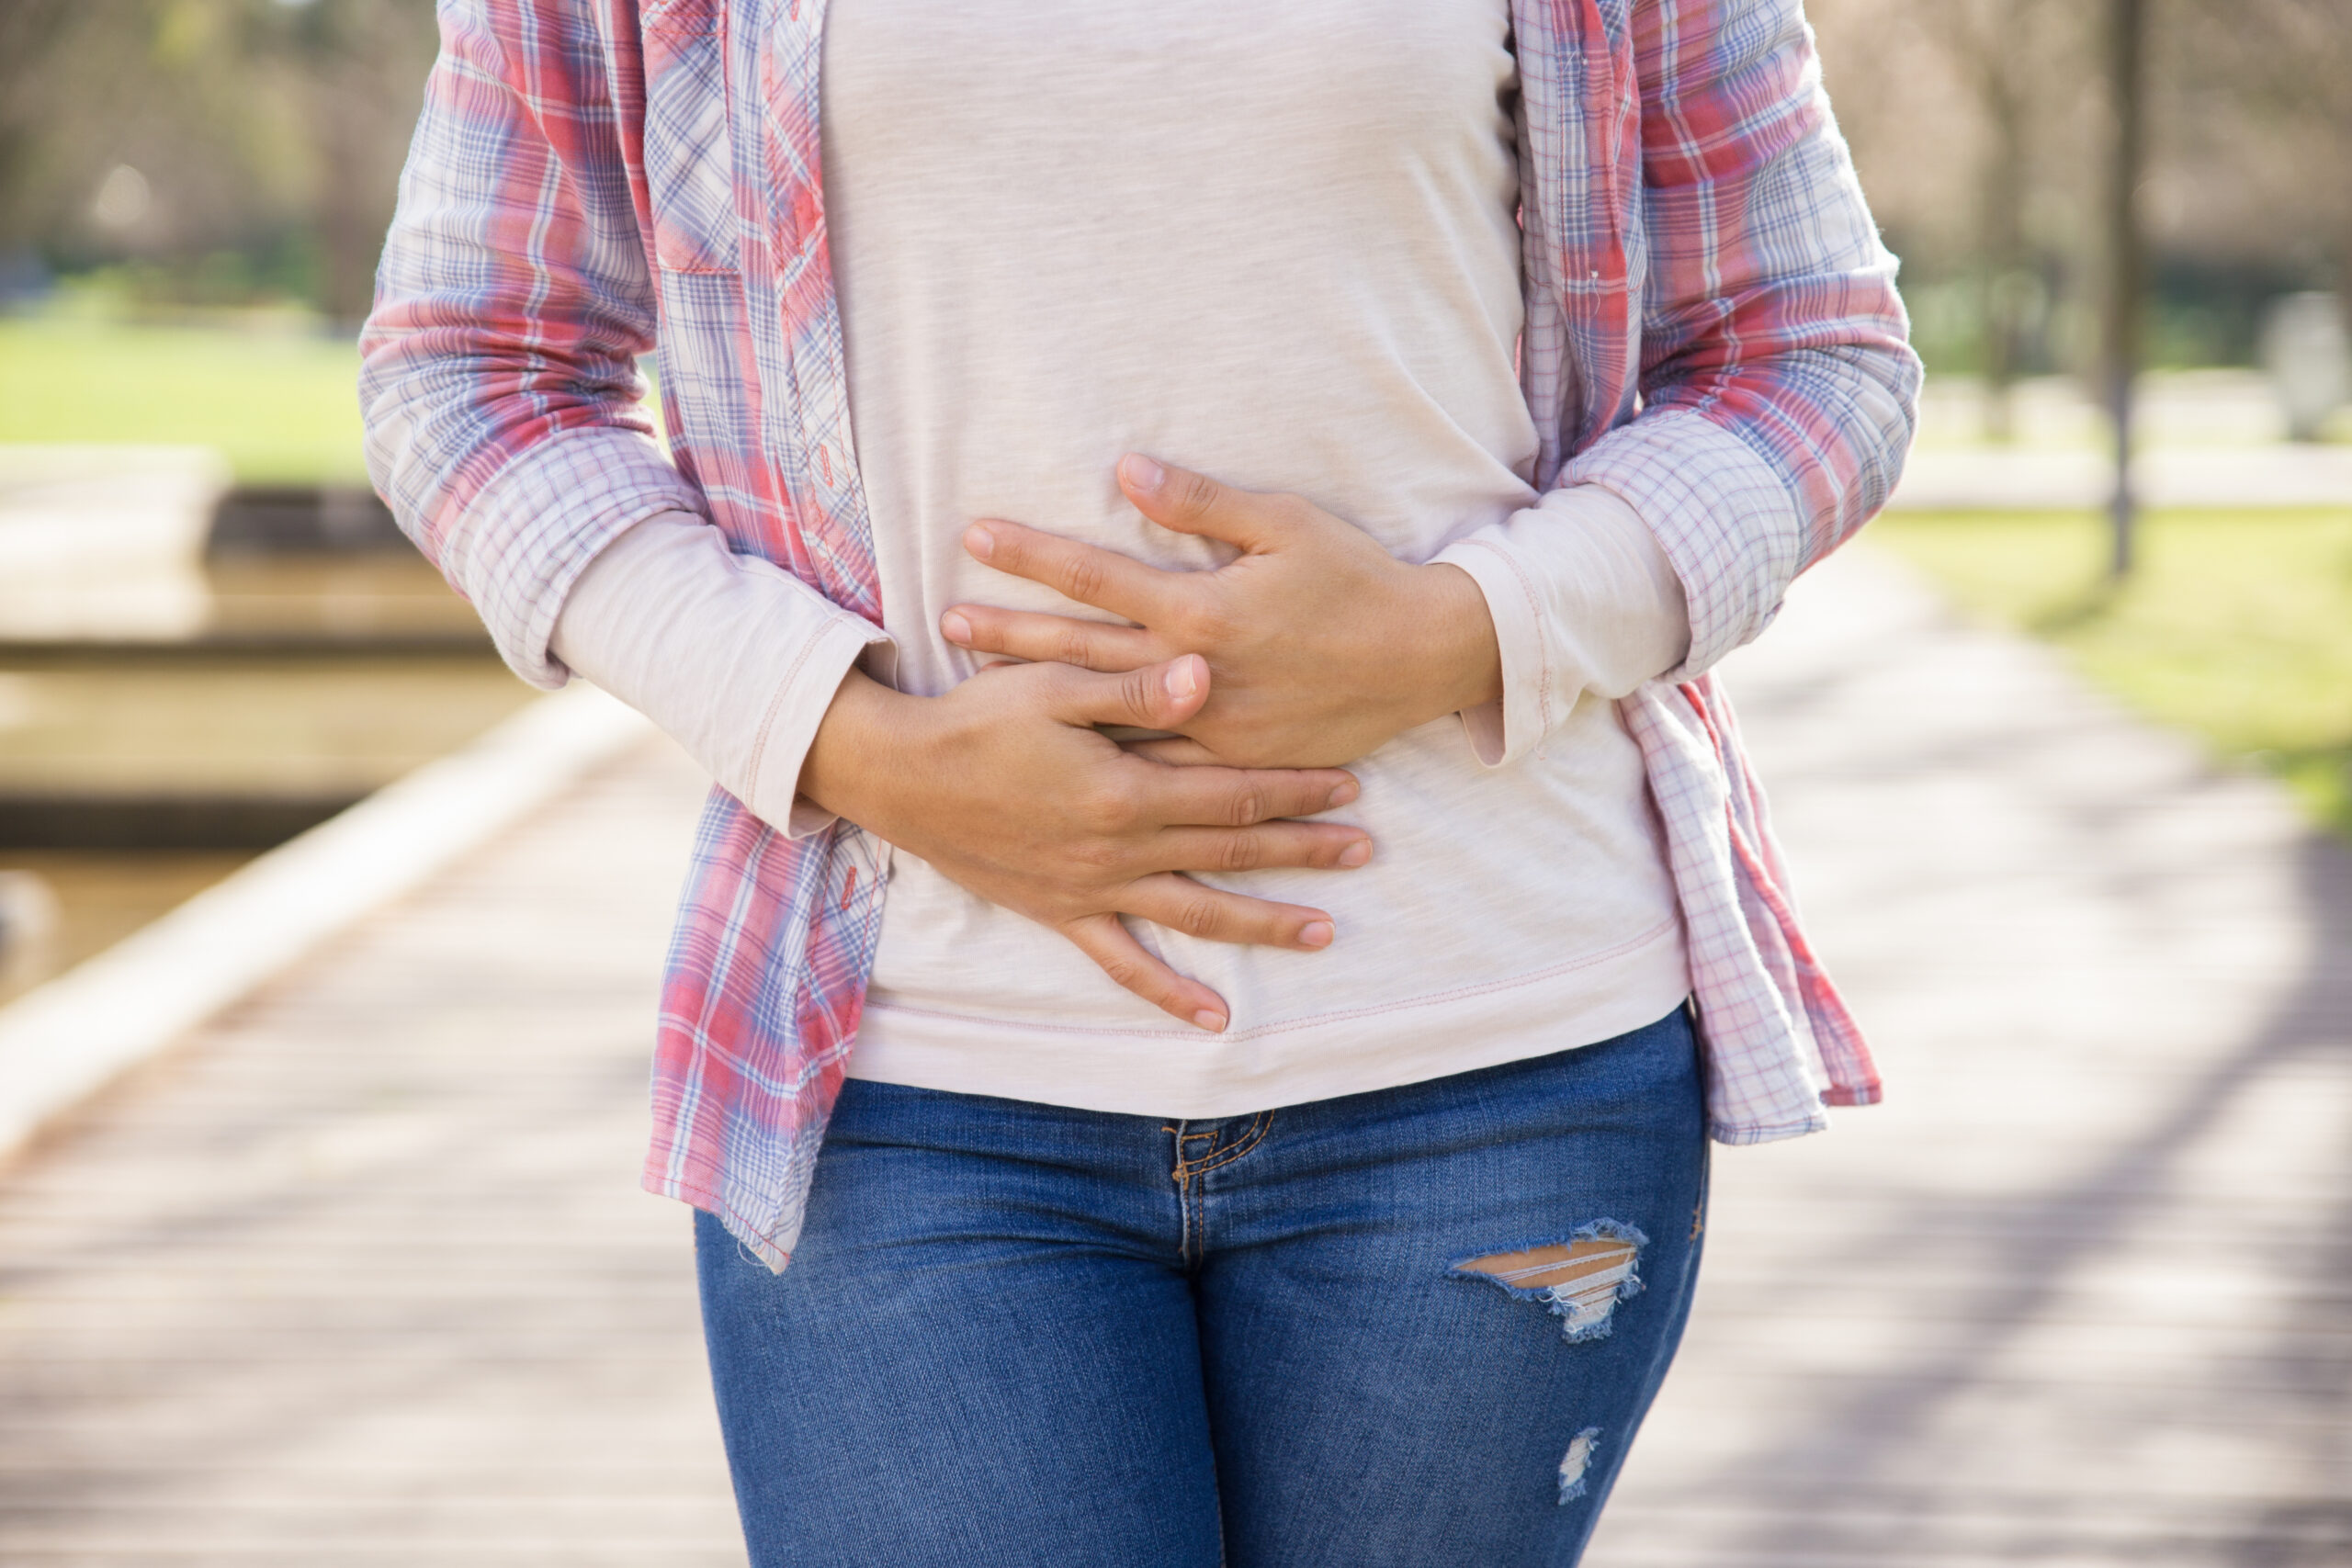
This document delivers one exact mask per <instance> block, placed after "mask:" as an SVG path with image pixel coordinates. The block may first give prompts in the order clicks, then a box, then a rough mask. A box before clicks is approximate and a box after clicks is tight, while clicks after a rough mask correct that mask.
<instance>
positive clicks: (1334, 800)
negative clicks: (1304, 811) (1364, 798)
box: [1323, 779, 1356, 807]
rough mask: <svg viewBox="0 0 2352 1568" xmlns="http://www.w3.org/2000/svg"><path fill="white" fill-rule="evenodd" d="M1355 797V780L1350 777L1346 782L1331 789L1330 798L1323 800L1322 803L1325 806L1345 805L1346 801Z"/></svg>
mask: <svg viewBox="0 0 2352 1568" xmlns="http://www.w3.org/2000/svg"><path fill="white" fill-rule="evenodd" d="M1355 797H1356V781H1355V780H1353V779H1350V780H1349V781H1348V782H1347V783H1345V784H1341V785H1340V786H1339V787H1338V788H1336V789H1334V790H1332V792H1331V798H1330V799H1329V800H1327V801H1325V802H1324V803H1323V804H1324V805H1325V806H1327V807H1331V806H1345V805H1346V804H1347V803H1348V802H1350V801H1351V800H1353V799H1354V798H1355Z"/></svg>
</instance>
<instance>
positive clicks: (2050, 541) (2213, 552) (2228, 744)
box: [1870, 511, 2352, 837]
mask: <svg viewBox="0 0 2352 1568" xmlns="http://www.w3.org/2000/svg"><path fill="white" fill-rule="evenodd" d="M1870 536H1871V538H1873V539H1875V540H1877V541H1878V542H1879V543H1880V544H1882V545H1886V546H1892V547H1894V548H1895V549H1896V550H1898V551H1900V552H1902V553H1903V554H1904V555H1905V556H1907V557H1909V558H1911V559H1913V560H1914V561H1916V562H1917V563H1918V564H1919V565H1921V566H1923V567H1925V568H1927V570H1928V571H1929V572H1930V573H1931V574H1932V575H1933V576H1935V577H1936V578H1937V579H1939V581H1941V582H1942V583H1943V584H1944V586H1945V587H1947V588H1948V589H1950V590H1951V592H1952V594H1953V596H1954V597H1955V598H1957V599H1958V600H1959V601H1960V603H1961V604H1962V605H1964V606H1966V607H1967V608H1968V609H1969V610H1971V611H1973V612H1974V613H1976V614H1978V615H1985V616H1988V617H1990V618H1992V619H1994V620H1996V621H1997V622H2000V623H2002V624H2004V625H2007V626H2016V627H2019V628H2021V629H2023V630H2026V631H2030V632H2031V633H2033V634H2035V635H2036V636H2038V637H2044V638H2046V639H2048V640H2049V641H2051V642H2053V643H2055V644H2056V645H2057V646H2059V647H2060V648H2062V649H2065V650H2066V652H2067V653H2068V654H2069V655H2070V656H2071V657H2072V658H2073V660H2075V663H2076V664H2077V665H2079V666H2080V667H2081V669H2082V670H2083V671H2084V673H2086V675H2088V676H2089V677H2090V678H2091V679H2092V680H2094V681H2096V682H2098V683H2099V684H2100V685H2102V686H2104V687H2106V688H2107V689H2108V690H2109V691H2110V692H2113V693H2114V694H2117V695H2118V696H2120V697H2121V698H2122V699H2123V700H2124V701H2125V702H2127V703H2129V704H2131V705H2132V706H2133V707H2135V708H2137V709H2139V710H2140V711H2141V712H2142V713H2144V714H2146V715H2147V716H2150V717H2152V718H2155V719H2158V720H2160V721H2162V722H2164V723H2166V724H2171V725H2176V726H2178V727H2179V728H2184V729H2187V730H2189V731H2190V732H2192V733H2194V734H2196V735H2199V736H2200V737H2202V738H2203V739H2205V740H2206V741H2207V742H2209V743H2210V744H2211V746H2213V748H2214V749H2215V750H2217V751H2218V752H2219V753H2221V754H2222V755H2223V756H2226V757H2231V758H2234V759H2238V760H2241V761H2248V762H2252V763H2254V764H2256V765H2258V766H2260V767H2263V768H2266V769H2267V770H2269V771H2270V772H2273V773H2277V774H2278V775H2279V776H2280V777H2282V778H2284V779H2285V780H2286V781H2287V783H2288V784H2290V786H2291V787H2292V788H2293V790H2294V792H2295V794H2296V795H2298V797H2300V798H2301V800H2302V802H2303V803H2304V805H2305V806H2306V807H2308V808H2309V809H2310V810H2311V812H2312V815H2313V816H2314V817H2315V818H2317V819H2319V820H2320V821H2322V822H2324V823H2326V824H2328V825H2329V826H2331V827H2333V828H2335V829H2336V830H2337V831H2338V832H2341V833H2344V834H2345V835H2346V836H2347V837H2352V512H2341V511H2326V512H2243V513H2233V512H2159V513H2152V514H2151V515H2149V516H2148V517H2147V518H2146V519H2145V520H2144V523H2143V547H2142V550H2143V553H2142V557H2141V564H2140V568H2139V570H2137V571H2136V572H2135V573H2134V575H2133V576H2132V578H2131V581H2129V582H2128V583H2127V584H2125V585H2124V586H2123V587H2121V588H2120V589H2119V588H2116V587H2114V586H2112V585H2111V584H2110V583H2109V581H2107V577H2106V569H2107V554H2108V550H2109V541H2108V535H2107V533H2106V527H2105V524H2104V522H2103V520H2102V519H2100V518H2099V517H2098V516H2096V515H2094V514H2093V513H2087V512H2085V513H1950V514H1921V513H1890V514H1889V515H1888V516H1886V517H1884V518H1882V519H1881V520H1880V521H1878V522H1877V523H1875V524H1873V525H1871V532H1870Z"/></svg>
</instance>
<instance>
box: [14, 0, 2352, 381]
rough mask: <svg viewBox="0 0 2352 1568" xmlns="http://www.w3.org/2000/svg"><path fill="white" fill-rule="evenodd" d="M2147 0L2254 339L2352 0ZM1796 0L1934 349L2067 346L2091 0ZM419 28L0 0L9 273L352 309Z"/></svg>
mask: <svg viewBox="0 0 2352 1568" xmlns="http://www.w3.org/2000/svg"><path fill="white" fill-rule="evenodd" d="M2150 4H2151V17H2152V26H2153V28H2154V33H2153V40H2152V41H2153V50H2152V56H2151V66H2152V70H2153V73H2154V85H2153V101H2152V106H2151V108H2152V115H2151V120H2152V130H2153V134H2154V148H2153V162H2152V164H2151V177H2150V179H2149V181H2148V183H2147V185H2146V186H2145V187H2144V188H2143V191H2142V192H2141V197H2142V206H2143V217H2144V221H2145V223H2146V225H2147V227H2148V229H2149V231H2150V233H2151V235H2152V237H2153V239H2154V246H2155V252H2156V256H2157V262H2158V265H2157V269H2156V276H2155V280H2154V283H2155V289H2154V320H2153V321H2152V323H2151V329H2152V333H2151V346H2152V349H2153V352H2154V358H2155V361H2156V362H2157V363H2159V364H2175V365H2191V364H2200V363H2248V362H2250V358H2251V355H2252V352H2253V347H2254V331H2255V321H2256V316H2257V314H2258V311H2259V308H2260V305H2261V303H2262V302H2263V301H2264V300H2266V299H2268V298H2270V297H2272V296H2274V295H2276V294H2278V293H2281V292H2286V291H2290V290H2294V289H2301V288H2327V287H2331V286H2333V287H2338V288H2339V289H2340V291H2341V292H2343V293H2344V294H2345V295H2346V298H2347V299H2352V288H2344V287H2343V282H2344V279H2345V277H2346V267H2347V266H2352V0H2150ZM1810 8H1811V11H1812V15H1813V17H1814V20H1815V25H1816V27H1817V28H1818V31H1819V34H1820V38H1821V49H1822V57H1823V61H1824V66H1825V71H1826V77H1827V81H1828V84H1829V87H1830V90H1831V92H1832V95H1833V96H1834V99H1835V101H1836V103H1837V105H1838V113H1839V118H1840V119H1841V121H1842V123H1843V124H1844V126H1845V129H1846V130H1847V133H1848V135H1849V139H1850V141H1852V144H1853V147H1854V151H1855V156H1856V161H1857V164H1858V165H1859V167H1860V172H1861V175H1862V177H1863V182H1864V185H1865V186H1866V187H1867V188H1868V190H1869V191H1870V193H1871V199H1872V202H1873V204H1874V206H1875V208H1876V209H1877V211H1878V213H1879V216H1880V219H1881V220H1882V222H1883V224H1884V225H1885V227H1886V230H1887V233H1888V238H1889V240H1890V242H1891V243H1892V244H1893V245H1894V248H1895V249H1896V251H1897V252H1898V253H1900V254H1902V255H1903V257H1904V259H1905V290H1906V293H1907V295H1908V297H1909V298H1910V299H1912V300H1913V301H1914V303H1915V306H1916V307H1917V315H1918V325H1919V333H1918V336H1919V342H1920V344H1921V347H1922V349H1923V350H1924V352H1925V353H1926V355H1927V357H1928V362H1929V364H1930V366H1931V367H1935V368H1938V369H1943V370H1966V371H1970V372H1973V373H1980V374H1984V375H1986V376H1987V377H1988V378H1989V379H1991V380H1993V381H1994V382H1996V383H2000V382H2005V381H2006V380H2007V379H2008V378H2010V377H2011V376H2014V375H2030V374H2037V373H2043V372H2049V371H2066V370H2075V369H2080V368H2082V367H2084V366H2085V365H2086V362H2087V359H2088V356H2089V354H2090V351H2091V346H2092V338H2093V333H2092V331H2091V323H2092V321H2094V320H2095V318H2096V315H2097V311H2098V300H2097V299H2096V288H2097V279H2098V276H2099V266H2098V263H2099V254H2098V253H2099V247H2100V245H2101V243H2102V241H2101V236H2100V234H2099V233H2098V220H2097V214H2098V210H2099V204H2098V194H2099V182H2100V179H2101V177H2102V166H2103V149H2104V147H2105V144H2106V141H2107V139H2108V135H2109V119H2108V109H2107V105H2106V101H2105V95H2104V93H2103V91H2102V87H2101V83H2100V70H2099V47H2098V33H2099V28H2100V24H2101V18H2102V17H2103V16H2104V14H2105V11H2106V4H2105V0H1810ZM434 45H435V25H434V17H433V6H432V4H431V0H0V290H5V289H6V288H8V287H9V283H8V275H9V274H10V273H11V272H12V271H14V272H16V273H17V274H20V275H23V274H28V273H29V272H31V271H33V270H38V269H39V268H46V269H47V270H49V271H51V272H54V273H59V274H68V275H70V274H76V273H80V272H83V271H85V270H87V269H89V268H91V267H93V266H98V265H114V266H124V265H128V264H137V265H136V266H135V267H134V268H133V269H132V270H131V271H130V272H129V273H127V274H125V275H124V276H130V277H131V278H133V279H134V280H135V282H136V285H137V288H138V291H139V293H140V295H141V298H142V299H145V300H146V301H147V302H149V303H151V304H168V303H175V302H178V303H186V302H209V303H221V302H226V301H230V300H232V299H248V300H250V299H268V298H288V297H290V298H296V299H304V300H307V301H309V302H310V303H311V304H312V305H313V306H314V307H316V308H317V309H319V310H322V312H323V313H324V314H325V315H326V316H328V317H329V318H330V319H332V320H334V321H343V322H348V321H351V320H353V319H355V318H356V316H358V315H359V314H361V313H363V312H364V310H365V309H366V306H367V302H368V292H369V283H370V279H371V277H372V273H373V265H374V259H375V255H376V252H377V248H378V246H379V243H380V240H381V236H382V233H383V230H384V226H385V224H386V222H387V220H389V218H390V211H391V206H392V199H393V192H394V186H395V184H396V179H397V173H398V169H399V165H400V162H401V156H402V154H403V152H404V151H405V147H406V143H407V137H408V132H409V129H410V127H411V125H412V123H413V119H414V117H415V113H416V109H417V107H418V104H419V102H420V98H421V88H422V84H423V82H424V75H425V73H426V71H427V69H428V68H429V66H430V63H431V61H432V56H433V51H434ZM124 170H130V171H135V176H123V175H121V171H124ZM110 182H111V184H110ZM232 261H233V265H232ZM33 264H37V266H36V265H33Z"/></svg>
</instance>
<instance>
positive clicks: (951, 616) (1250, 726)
mask: <svg viewBox="0 0 2352 1568" xmlns="http://www.w3.org/2000/svg"><path fill="white" fill-rule="evenodd" d="M1119 488H1120V489H1121V490H1122V491H1125V493H1126V497H1127V499H1128V500H1129V501H1130V502H1134V504H1135V507H1136V510H1137V511H1138V512H1141V513H1143V514H1144V515H1145V516H1146V517H1148V518H1150V519H1151V520H1152V521H1153V522H1154V523H1157V524H1159V525H1160V526H1161V527H1163V528H1171V529H1174V530H1175V531H1176V532H1178V533H1182V534H1198V535H1201V536H1205V537H1207V538H1212V539H1220V540H1223V541H1224V542H1225V543H1227V544H1228V545H1232V546H1234V547H1236V548H1238V550H1239V551H1240V552H1241V553H1240V554H1239V555H1238V556H1237V557H1235V558H1233V559H1232V560H1230V561H1227V563H1226V564H1225V565H1223V566H1220V567H1217V568H1216V569H1214V570H1205V571H1163V570H1159V568H1157V567H1150V566H1146V565H1145V564H1143V563H1142V562H1141V561H1138V560H1136V559H1133V558H1130V557H1127V556H1123V555H1120V554H1118V553H1116V552H1115V551H1112V550H1105V549H1101V548H1098V547H1095V546H1092V545H1085V544H1080V543H1079V542H1077V541H1076V540H1072V539H1065V538H1062V537H1060V536H1057V535H1053V534H1047V533H1043V532H1041V531H1039V530H1037V529H1035V528H1029V527H1024V526H1023V525H1020V524H1018V523H1005V522H999V521H996V520H994V519H990V520H989V521H987V522H982V523H976V524H974V525H972V527H971V528H970V529H969V530H968V531H967V533H966V534H965V536H964V546H965V548H967V549H968V550H969V551H971V553H972V554H973V555H974V556H975V557H976V558H978V559H980V560H982V561H984V562H986V563H987V564H988V565H989V566H991V567H993V568H995V569H996V570H999V571H1006V572H1011V573H1012V575H1013V576H1015V577H1025V578H1027V579H1029V580H1030V581H1033V582H1041V583H1043V584H1045V585H1046V587H1048V588H1051V589H1053V590H1054V591H1056V592H1058V593H1060V594H1062V595H1063V596H1064V597H1066V598H1069V599H1073V600H1076V601H1077V602H1079V603H1080V604H1091V605H1093V606H1094V607H1095V608H1097V609H1100V610H1107V611H1109V612H1110V613H1111V614H1113V615H1121V616H1125V618H1126V620H1127V621H1129V622H1132V623H1133V624H1132V625H1127V626H1122V625H1118V624H1116V623H1109V622H1103V621H1091V620H1081V619H1079V618H1077V617H1074V616H1069V615H1046V614H1040V613H1036V612H1031V611H1020V610H1001V609H992V608H989V606H986V605H979V604H958V605H956V606H955V607H954V608H952V609H950V610H948V611H947V612H946V613H945V614H944V615H942V616H941V617H940V629H941V631H942V632H943V633H944V635H945V637H946V638H947V640H948V641H950V642H952V643H955V644H956V645H958V646H959V647H963V648H968V649H972V650H973V651H975V652H978V653H1000V654H1005V655H1008V656H1010V657H1012V658H1014V659H1020V660H1031V661H1040V662H1042V661H1046V660H1054V661H1058V662H1060V663H1064V664H1078V665H1082V666H1084V667H1085V668H1087V669H1089V670H1099V671H1126V670H1137V669H1141V668H1142V667H1144V666H1145V665H1148V664H1156V663H1159V662H1160V661H1161V660H1169V659H1174V658H1177V657H1179V656H1181V655H1182V654H1186V653H1197V654H1199V655H1201V656H1202V657H1203V658H1204V659H1206V660H1208V661H1209V667H1210V671H1211V675H1210V681H1209V693H1210V695H1209V700H1208V704H1207V705H1206V706H1205V707H1204V708H1203V709H1202V710H1201V711H1200V713H1199V714H1198V715H1197V716H1195V717H1194V718H1193V721H1192V722H1190V723H1188V724H1186V725H1185V726H1184V727H1183V730H1182V733H1183V735H1184V736H1185V737H1187V738H1188V741H1189V744H1188V743H1187V741H1183V740H1178V741H1161V742H1156V743H1152V744H1151V747H1150V750H1152V753H1153V754H1154V755H1155V756H1157V757H1159V759H1160V760H1162V761H1174V762H1187V761H1192V762H1219V763H1224V764H1227V765H1228V766H1233V767H1337V766H1339V765H1340V764H1341V763H1344V762H1351V761H1354V760H1355V759H1357V758H1359V757H1362V756H1363V755H1364V754H1365V753H1367V752H1370V751H1373V750H1377V749H1378V748H1379V747H1381V746H1382V745H1384V744H1385V743H1386V742H1387V741H1388V740H1390V739H1393V738H1394V737H1396V736H1397V735H1400V734H1402V733H1403V732H1404V731H1406V730H1408V729H1410V728H1414V727H1415V726H1417V725H1421V724H1426V723H1428V722H1429V721H1430V720H1431V719H1433V718H1440V717H1442V716H1445V715H1446V714H1449V713H1453V712H1455V711H1457V710H1459V709H1462V708H1465V707H1475V706H1476V705H1478V704H1480V703H1484V702H1488V701H1491V700H1493V699H1494V698H1495V697H1497V696H1499V695H1500V694H1501V692H1502V658H1501V654H1500V652H1499V650H1498V649H1497V646H1496V643H1495V629H1494V623H1493V620H1492V618H1491V617H1490V616H1489V615H1487V602H1486V596H1485V595H1484V594H1483V593H1481V592H1479V589H1478V585H1477V583H1476V581H1474V580H1473V579H1472V578H1471V576H1470V574H1469V573H1468V572H1465V571H1463V570H1460V569H1458V568H1456V567H1452V566H1442V565H1431V566H1408V565H1407V564H1405V563H1404V562H1402V561H1399V560H1397V558H1395V557H1393V556H1391V555H1390V554H1389V553H1388V552H1387V551H1386V550H1385V549H1383V548H1382V547H1380V545H1379V543H1378V542H1377V541H1375V540H1374V538H1373V537H1372V536H1370V535H1369V534H1366V533H1365V532H1364V531H1363V529H1361V528H1358V527H1356V526H1355V525H1353V524H1351V523H1348V522H1346V521H1344V520H1342V519H1340V518H1338V517H1334V516H1333V515H1331V513H1328V512H1326V511H1324V510H1323V509H1322V508H1320V507H1318V506H1317V505H1315V504H1314V503H1313V502H1309V501H1306V500H1305V499H1304V498H1302V497H1299V496H1295V495H1282V494H1273V493H1263V492H1260V491H1246V490H1236V489H1233V488H1232V487H1230V486H1227V485H1220V484H1218V483H1216V481H1215V480H1213V479H1206V478H1204V477H1203V476H1202V475H1199V474H1195V473H1192V472H1189V471H1187V470H1185V469H1182V468H1167V467H1164V466H1163V465H1161V464H1159V463H1156V462H1154V461H1152V460H1151V459H1150V458H1148V457H1138V456H1136V455H1133V454H1130V455H1129V456H1128V457H1125V458H1123V459H1121V461H1120V463H1119Z"/></svg>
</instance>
